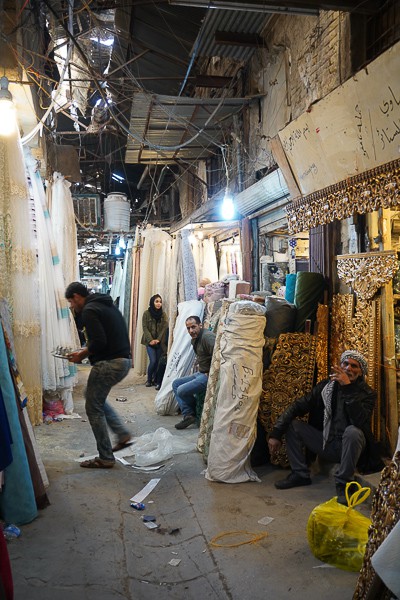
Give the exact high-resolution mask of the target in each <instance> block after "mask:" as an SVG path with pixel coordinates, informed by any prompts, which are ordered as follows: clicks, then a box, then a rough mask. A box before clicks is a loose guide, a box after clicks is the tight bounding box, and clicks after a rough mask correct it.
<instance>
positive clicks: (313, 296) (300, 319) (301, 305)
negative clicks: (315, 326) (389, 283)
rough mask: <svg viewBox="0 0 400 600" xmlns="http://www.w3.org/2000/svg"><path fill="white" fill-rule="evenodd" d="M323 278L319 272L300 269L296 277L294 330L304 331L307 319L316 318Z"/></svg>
mask: <svg viewBox="0 0 400 600" xmlns="http://www.w3.org/2000/svg"><path fill="white" fill-rule="evenodd" d="M324 289H325V279H324V276H323V275H321V274H320V273H307V272H304V271H300V273H297V277H296V288H295V292H294V305H295V307H296V308H297V314H296V323H295V331H304V324H305V322H306V320H307V319H310V320H311V321H312V322H314V321H315V319H316V314H317V308H318V302H321V301H322V299H323V293H324Z"/></svg>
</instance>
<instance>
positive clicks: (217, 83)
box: [189, 75, 232, 88]
mask: <svg viewBox="0 0 400 600" xmlns="http://www.w3.org/2000/svg"><path fill="white" fill-rule="evenodd" d="M189 79H190V78H189ZM231 82H232V77H221V76H219V75H197V77H196V78H195V86H196V87H206V88H224V87H227V86H228V85H229V84H230V83H231Z"/></svg>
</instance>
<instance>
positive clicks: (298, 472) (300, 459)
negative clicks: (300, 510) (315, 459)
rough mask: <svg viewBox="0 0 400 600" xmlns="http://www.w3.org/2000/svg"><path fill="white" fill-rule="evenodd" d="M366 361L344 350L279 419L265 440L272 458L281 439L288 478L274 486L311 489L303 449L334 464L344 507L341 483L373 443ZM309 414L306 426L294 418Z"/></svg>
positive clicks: (372, 401) (371, 397)
mask: <svg viewBox="0 0 400 600" xmlns="http://www.w3.org/2000/svg"><path fill="white" fill-rule="evenodd" d="M367 371H368V365H367V361H366V359H365V358H364V356H363V355H362V354H360V353H359V352H357V351H355V350H354V351H353V350H347V351H346V352H343V354H342V356H341V357H340V366H334V367H333V368H332V373H331V374H330V376H329V379H325V380H324V381H321V382H320V383H318V384H317V385H316V386H315V387H314V388H313V389H312V390H311V392H310V393H309V394H307V395H306V396H303V397H302V398H299V399H298V400H295V401H294V402H293V403H292V404H291V405H290V406H289V407H288V408H287V409H286V411H285V412H284V413H283V414H282V415H281V416H280V417H279V418H278V420H277V422H276V423H275V426H274V428H273V430H272V432H271V435H270V437H269V440H268V447H269V451H270V453H271V455H274V454H275V453H276V452H277V451H278V450H279V449H280V447H281V445H282V442H281V439H282V437H283V435H285V436H286V451H287V455H288V459H289V463H290V467H291V469H292V470H291V473H290V474H289V475H288V476H287V477H286V479H283V480H281V481H277V482H276V483H275V487H276V488H278V489H280V490H286V489H289V488H292V487H298V486H303V485H310V484H311V478H310V470H309V466H308V464H307V460H306V455H305V453H304V449H303V448H304V447H306V448H308V449H309V450H310V451H311V452H312V453H313V454H316V455H318V456H320V457H321V458H323V459H325V460H328V461H331V462H335V463H339V466H338V469H337V471H336V473H335V483H336V492H337V496H338V502H340V503H342V504H347V501H346V498H345V488H346V483H348V482H350V481H353V479H354V472H355V470H356V466H357V463H358V462H359V459H360V457H361V455H362V454H363V453H365V452H368V446H369V443H370V442H373V435H372V431H371V425H370V423H371V416H372V412H373V409H374V406H375V402H376V398H377V395H376V392H375V391H374V390H373V389H372V388H371V387H370V386H369V385H368V384H367V383H366V381H365V376H366V374H367ZM305 415H308V423H307V422H305V421H301V420H299V419H297V418H296V417H304V416H305Z"/></svg>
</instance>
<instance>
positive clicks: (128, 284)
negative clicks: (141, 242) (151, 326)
mask: <svg viewBox="0 0 400 600" xmlns="http://www.w3.org/2000/svg"><path fill="white" fill-rule="evenodd" d="M132 248H133V240H129V241H128V248H127V249H126V254H125V258H126V261H125V268H124V274H125V286H124V294H123V297H122V298H121V299H120V306H119V309H120V311H121V312H122V314H123V315H124V318H125V321H126V324H127V325H129V319H130V310H131V293H132V275H133V253H132Z"/></svg>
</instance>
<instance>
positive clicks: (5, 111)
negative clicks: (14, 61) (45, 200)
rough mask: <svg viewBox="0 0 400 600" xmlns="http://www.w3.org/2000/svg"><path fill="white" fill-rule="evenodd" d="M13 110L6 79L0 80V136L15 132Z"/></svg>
mask: <svg viewBox="0 0 400 600" xmlns="http://www.w3.org/2000/svg"><path fill="white" fill-rule="evenodd" d="M15 127H16V121H15V110H14V104H13V101H12V94H11V92H10V91H9V89H8V78H7V77H1V78H0V135H2V136H6V135H11V134H12V133H13V132H14V131H15Z"/></svg>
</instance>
